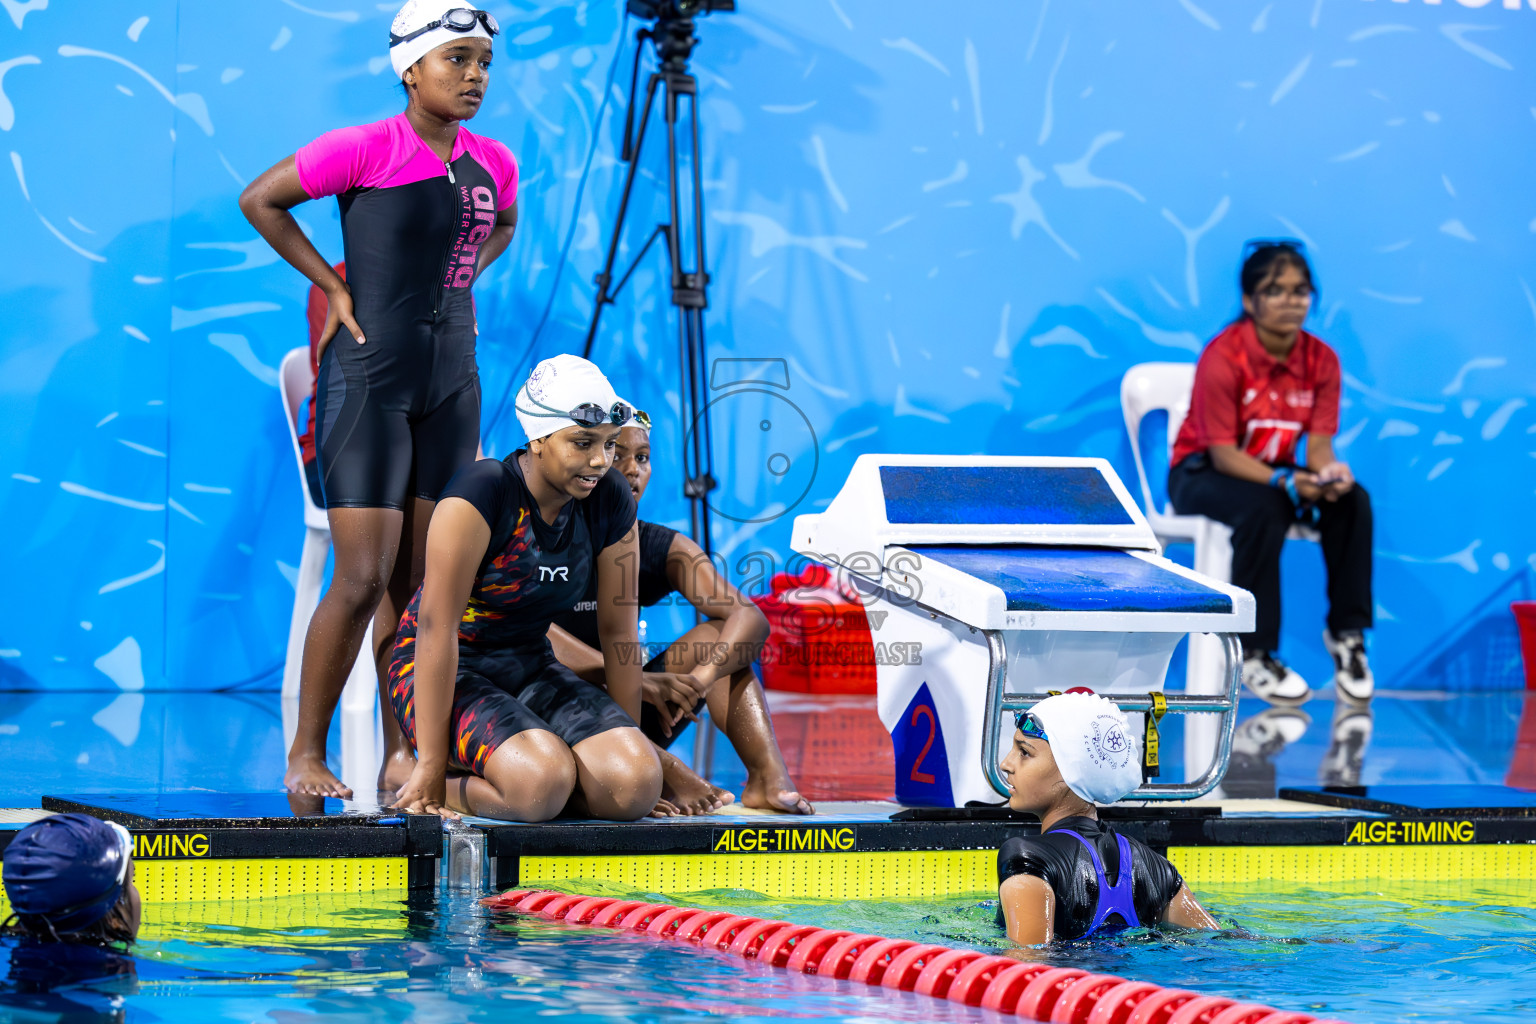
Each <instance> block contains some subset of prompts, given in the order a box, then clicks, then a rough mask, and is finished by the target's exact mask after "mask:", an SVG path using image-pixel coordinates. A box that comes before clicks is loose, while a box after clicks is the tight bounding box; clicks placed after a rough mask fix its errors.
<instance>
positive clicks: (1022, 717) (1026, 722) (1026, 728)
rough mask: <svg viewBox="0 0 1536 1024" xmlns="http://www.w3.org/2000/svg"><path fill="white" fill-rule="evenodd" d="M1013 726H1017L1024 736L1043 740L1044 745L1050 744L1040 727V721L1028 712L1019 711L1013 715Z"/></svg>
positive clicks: (1048, 738)
mask: <svg viewBox="0 0 1536 1024" xmlns="http://www.w3.org/2000/svg"><path fill="white" fill-rule="evenodd" d="M1013 724H1014V725H1016V726H1018V729H1019V732H1021V733H1023V734H1024V735H1025V736H1028V737H1030V738H1032V739H1037V740H1043V741H1044V742H1046V743H1049V742H1051V739H1050V737H1049V736H1047V735H1046V734H1045V730H1044V729H1042V728H1041V727H1040V720H1039V719H1038V718H1036V717H1035V716H1034V715H1032V714H1031V713H1029V712H1028V711H1020V712H1019V713H1018V714H1016V715H1014V716H1013Z"/></svg>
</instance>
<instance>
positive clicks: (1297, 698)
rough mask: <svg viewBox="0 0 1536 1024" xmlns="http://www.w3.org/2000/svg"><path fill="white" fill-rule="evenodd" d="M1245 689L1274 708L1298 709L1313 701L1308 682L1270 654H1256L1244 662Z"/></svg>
mask: <svg viewBox="0 0 1536 1024" xmlns="http://www.w3.org/2000/svg"><path fill="white" fill-rule="evenodd" d="M1243 685H1244V686H1246V687H1248V689H1250V690H1252V691H1253V692H1254V694H1255V695H1256V696H1258V697H1262V698H1264V699H1265V700H1267V701H1269V702H1270V703H1271V704H1288V705H1292V706H1294V705H1297V704H1305V703H1306V702H1307V701H1309V700H1311V699H1312V690H1311V688H1310V687H1308V686H1307V681H1306V680H1305V679H1303V678H1301V676H1300V675H1299V674H1297V672H1296V670H1295V669H1293V668H1291V667H1289V666H1288V665H1286V664H1285V662H1283V661H1281V660H1280V659H1279V658H1277V657H1275V656H1274V655H1273V654H1271V653H1270V652H1269V651H1258V652H1255V653H1253V654H1250V655H1248V657H1247V658H1246V659H1245V660H1244V661H1243Z"/></svg>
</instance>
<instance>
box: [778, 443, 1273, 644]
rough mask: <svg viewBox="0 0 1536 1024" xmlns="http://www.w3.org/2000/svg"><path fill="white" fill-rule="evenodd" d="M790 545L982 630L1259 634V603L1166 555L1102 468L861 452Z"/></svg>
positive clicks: (1092, 463)
mask: <svg viewBox="0 0 1536 1024" xmlns="http://www.w3.org/2000/svg"><path fill="white" fill-rule="evenodd" d="M790 543H791V544H792V545H793V546H794V549H795V550H796V551H797V552H799V553H800V554H803V555H807V556H809V557H811V558H814V559H816V560H817V561H820V562H823V563H825V564H827V565H832V566H838V567H840V568H841V569H843V570H845V571H847V572H848V573H849V574H850V581H852V578H853V577H857V578H858V580H860V581H862V582H860V583H858V584H857V585H860V586H868V587H871V588H879V589H882V590H885V591H887V592H888V593H889V594H890V595H892V599H893V600H899V599H906V600H910V601H914V602H916V603H917V604H919V605H921V606H922V607H923V608H924V609H926V610H928V611H929V612H932V613H933V614H935V615H943V616H945V617H947V618H949V619H951V620H953V621H956V622H960V623H964V624H965V625H967V626H970V627H972V628H973V629H995V630H1003V629H1018V630H1064V631H1072V632H1106V631H1108V632H1125V633H1189V632H1199V633H1244V632H1248V631H1250V630H1252V629H1253V598H1252V596H1250V595H1249V594H1247V593H1246V592H1244V591H1241V590H1238V589H1236V588H1234V587H1232V586H1230V585H1227V584H1224V583H1221V582H1220V581H1218V580H1213V579H1208V578H1206V577H1204V576H1200V575H1198V574H1196V573H1194V572H1191V571H1189V570H1187V569H1184V568H1182V567H1181V566H1178V565H1175V564H1174V563H1172V562H1170V561H1168V560H1167V559H1164V558H1162V557H1160V552H1161V550H1162V547H1161V545H1160V544H1159V543H1158V539H1157V537H1156V536H1155V535H1154V534H1153V532H1152V528H1151V527H1150V526H1149V525H1148V524H1147V521H1146V518H1145V517H1144V516H1143V515H1142V514H1141V510H1140V509H1139V508H1138V507H1137V505H1136V502H1135V501H1134V500H1133V499H1132V498H1131V495H1130V492H1129V491H1127V490H1126V489H1125V486H1124V484H1122V483H1121V482H1120V478H1119V477H1118V476H1116V475H1115V471H1114V469H1113V468H1112V467H1111V466H1110V465H1109V463H1108V462H1106V461H1104V460H1103V459H1088V458H1055V457H1049V456H1034V455H989V456H956V455H861V456H859V458H858V459H857V460H856V461H855V462H854V465H853V468H852V469H851V470H850V471H849V473H848V479H847V480H846V481H845V482H844V484H843V487H842V489H841V490H840V491H838V493H837V496H836V497H835V498H833V499H832V501H831V502H830V503H829V504H828V506H827V509H826V511H825V512H820V513H814V514H809V515H802V516H797V517H796V519H795V527H794V531H793V533H792V536H791V540H790Z"/></svg>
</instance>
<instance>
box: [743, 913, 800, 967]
mask: <svg viewBox="0 0 1536 1024" xmlns="http://www.w3.org/2000/svg"><path fill="white" fill-rule="evenodd" d="M793 927H794V925H791V924H789V923H788V922H787V921H754V922H753V923H752V924H750V925H745V926H743V927H742V929H741V931H739V932H737V933H736V938H735V939H734V940H732V942H731V948H730V949H729V950H727V952H730V953H735V954H736V955H737V956H739V957H745V958H746V959H748V960H756V959H757V954H758V951H759V950H761V949H762V948H763V943H765V942H767V941H768V940H769V939H771V938H773V936H775V935H777V934H778V933H779V932H781V931H783V930H784V929H786V928H793Z"/></svg>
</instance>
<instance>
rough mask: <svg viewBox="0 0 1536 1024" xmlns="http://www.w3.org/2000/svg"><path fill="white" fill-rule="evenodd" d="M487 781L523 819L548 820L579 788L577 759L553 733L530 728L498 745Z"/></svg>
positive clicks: (488, 763)
mask: <svg viewBox="0 0 1536 1024" xmlns="http://www.w3.org/2000/svg"><path fill="white" fill-rule="evenodd" d="M485 780H486V781H487V782H489V783H490V784H491V785H492V786H493V787H495V789H496V792H497V794H498V795H499V796H500V797H501V798H502V801H503V802H504V803H505V804H506V806H507V808H508V809H510V810H512V811H513V812H514V813H515V816H516V817H517V818H518V819H519V820H522V821H548V820H549V819H550V818H553V817H554V816H555V815H557V814H559V813H560V811H561V810H562V809H564V807H565V805H566V804H567V803H569V802H570V799H571V794H572V793H574V792H575V791H576V760H575V758H574V757H573V756H572V755H571V748H570V747H567V746H566V745H565V743H564V742H563V741H562V740H561V739H560V737H558V736H556V735H555V734H554V733H552V732H548V731H546V730H543V729H529V730H528V731H526V732H520V733H518V734H517V735H516V736H513V737H512V738H511V739H508V740H507V741H506V742H504V743H502V744H501V746H499V747H497V748H496V750H495V752H494V753H492V754H491V756H490V758H489V759H488V760H487V761H486V764H485Z"/></svg>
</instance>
